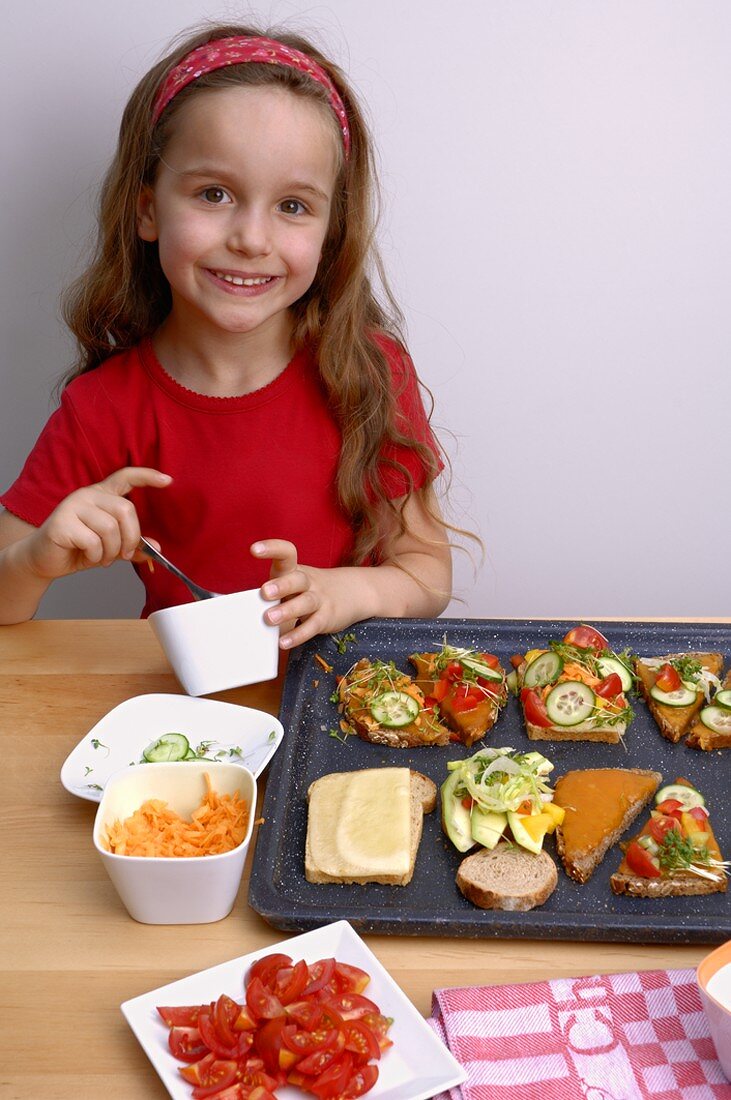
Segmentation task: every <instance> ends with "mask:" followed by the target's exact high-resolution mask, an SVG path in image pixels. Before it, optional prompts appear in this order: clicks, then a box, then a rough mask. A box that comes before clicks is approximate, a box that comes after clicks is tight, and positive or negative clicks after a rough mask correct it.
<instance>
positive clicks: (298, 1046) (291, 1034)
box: [282, 1026, 338, 1054]
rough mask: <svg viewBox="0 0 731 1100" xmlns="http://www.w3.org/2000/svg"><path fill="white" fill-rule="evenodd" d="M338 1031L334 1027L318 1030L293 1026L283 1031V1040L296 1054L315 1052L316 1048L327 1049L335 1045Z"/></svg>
mask: <svg viewBox="0 0 731 1100" xmlns="http://www.w3.org/2000/svg"><path fill="white" fill-rule="evenodd" d="M337 1037H338V1033H337V1031H336V1030H335V1028H334V1027H328V1028H320V1029H319V1030H318V1031H300V1030H299V1029H297V1028H295V1027H294V1026H293V1027H292V1030H290V1029H289V1028H285V1029H284V1031H283V1032H282V1041H283V1043H284V1045H285V1046H286V1047H288V1048H289V1050H292V1051H294V1053H295V1054H314V1052H315V1051H316V1050H325V1049H326V1048H327V1047H332V1046H334V1045H335V1042H336V1040H337Z"/></svg>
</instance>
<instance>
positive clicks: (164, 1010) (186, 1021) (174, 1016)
mask: <svg viewBox="0 0 731 1100" xmlns="http://www.w3.org/2000/svg"><path fill="white" fill-rule="evenodd" d="M205 1007H206V1006H205V1005H203V1008H205ZM200 1010H201V1005H175V1006H172V1007H168V1006H166V1005H163V1006H162V1007H161V1006H160V1005H158V1007H157V1011H158V1012H159V1013H160V1015H161V1016H162V1018H163V1020H164V1021H165V1023H166V1024H167V1025H168V1027H195V1025H196V1024H197V1023H198V1013H199V1012H200Z"/></svg>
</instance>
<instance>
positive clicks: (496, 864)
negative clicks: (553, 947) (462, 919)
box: [457, 840, 558, 913]
mask: <svg viewBox="0 0 731 1100" xmlns="http://www.w3.org/2000/svg"><path fill="white" fill-rule="evenodd" d="M557 882H558V873H557V871H556V864H555V863H554V862H553V860H552V859H551V857H550V856H549V855H548V853H547V852H543V851H541V852H539V853H538V854H537V855H536V854H534V853H533V852H529V851H527V850H526V849H525V848H520V847H518V845H517V844H509V843H508V842H507V841H504V840H501V841H500V843H499V844H497V845H496V846H495V847H494V848H493V849H492V850H488V849H487V848H482V849H480V851H479V852H475V853H474V855H471V856H467V858H466V859H464V860H462V862H461V863H460V865H459V869H458V870H457V886H458V887H459V889H460V890H461V891H462V893H463V894H464V896H465V897H466V898H467V900H468V901H471V902H472V903H473V904H474V905H478V906H479V907H480V908H481V909H508V910H512V911H518V912H521V913H522V912H525V911H526V910H527V909H533V908H535V906H536V905H543V903H544V902H545V901H547V900H548V899H549V897H550V896H551V894H552V893H553V891H554V890H555V889H556V884H557Z"/></svg>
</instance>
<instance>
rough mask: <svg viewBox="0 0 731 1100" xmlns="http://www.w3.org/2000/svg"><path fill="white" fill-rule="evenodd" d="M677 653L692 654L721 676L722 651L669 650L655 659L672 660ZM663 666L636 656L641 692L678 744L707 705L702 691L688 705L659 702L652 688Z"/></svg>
mask: <svg viewBox="0 0 731 1100" xmlns="http://www.w3.org/2000/svg"><path fill="white" fill-rule="evenodd" d="M674 657H692V658H694V659H695V660H696V661H700V663H701V664H702V665H703V667H704V668H706V669H708V671H709V672H712V673H713V674H714V676H718V675H720V673H721V669H722V668H723V654H721V653H668V654H667V655H666V656H665V657H661V658H655V660H661V661H671V660H672V659H673V658H674ZM659 671H660V669H659V666H658V668H654V667H650V666H649V665H647V664H645V662H644V661H643V660H642V658H641V657H638V658H637V659H636V660H635V672H636V673H637V677H638V684H639V688H640V692H641V693H642V696H643V698H644V699H645V702H646V703H647V706H648V707H649V709H650V713H651V714H652V717H653V718H654V719H655V722H656V723H657V727H658V729H659V730H660V733H661V734H662V735H663V737H665V738H666V739H667V740H668V741H672V742H673V743H674V744H677V742H678V741H680V739H681V738H682V737H685V735H686V733H687V732H688V730H689V729H690V727H691V726H692V725H693V722H694V720H695V718H696V717H697V715H698V714H699V712H700V710H701V709H702V708H703V707H704V706H705V705H706V700H705V696H704V695H703V693H702V692H699V693H698V695H697V698H696V700H695V702H693V703H691V704H690V706H687V707H669V706H666V705H665V704H664V703H659V702H658V701H657V700H656V699H653V697H652V694H651V692H652V689H653V687H654V686H655V681H656V680H657V677H658V673H659Z"/></svg>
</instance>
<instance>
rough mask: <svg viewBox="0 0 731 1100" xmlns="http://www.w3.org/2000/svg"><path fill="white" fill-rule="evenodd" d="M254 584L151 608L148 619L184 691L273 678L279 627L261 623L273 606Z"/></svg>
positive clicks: (203, 691) (224, 688)
mask: <svg viewBox="0 0 731 1100" xmlns="http://www.w3.org/2000/svg"><path fill="white" fill-rule="evenodd" d="M273 606H275V604H274V603H273V602H272V601H269V600H265V599H263V598H262V595H261V593H260V591H259V589H258V588H250V589H248V590H247V591H245V592H234V593H232V594H231V595H230V596H215V597H214V598H213V599H210V600H198V601H197V602H196V603H184V604H179V605H178V606H177V607H165V608H163V610H162V611H153V613H152V614H151V615H150V618H149V623H150V626H151V627H152V629H153V630H154V632H155V635H156V637H157V640H158V641H159V642H160V645H161V646H162V648H163V650H164V651H165V655H166V657H167V659H168V661H169V662H170V664H171V665H172V668H173V672H174V673H175V675H176V676H177V678H178V680H179V681H180V683H181V685H182V687H183V689H184V690H185V691H186V692H187V694H188V695H210V694H211V692H214V691H228V689H229V688H236V687H243V686H244V685H245V684H258V683H261V682H262V681H263V680H273V679H274V677H275V676H276V675H277V667H278V663H279V645H278V642H279V628H278V627H276V626H271V625H270V624H269V623H267V622H265V621H264V612H265V611H266V609H267V608H268V607H273Z"/></svg>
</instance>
